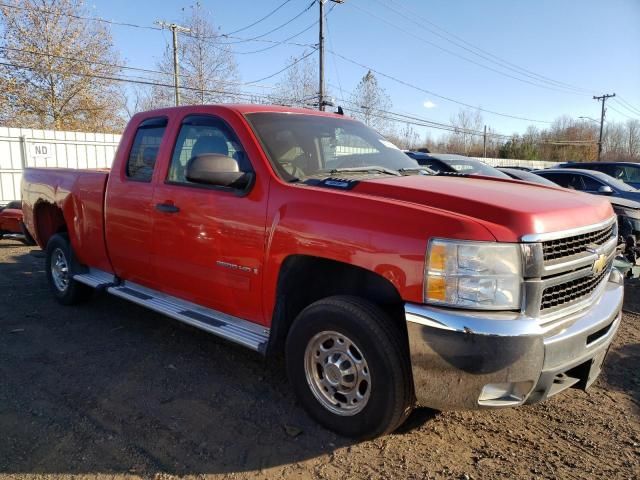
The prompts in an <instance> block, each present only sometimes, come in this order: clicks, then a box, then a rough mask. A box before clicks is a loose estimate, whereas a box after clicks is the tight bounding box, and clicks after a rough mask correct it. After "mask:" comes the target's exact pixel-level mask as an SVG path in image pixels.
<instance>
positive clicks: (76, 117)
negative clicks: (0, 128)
mask: <svg viewBox="0 0 640 480" xmlns="http://www.w3.org/2000/svg"><path fill="white" fill-rule="evenodd" d="M19 3H20V8H12V7H10V6H0V27H1V29H2V36H1V39H0V52H1V53H2V55H3V56H4V57H5V58H6V62H7V63H9V64H10V65H9V66H6V65H4V66H1V67H0V88H2V91H3V92H4V94H5V98H6V99H5V101H3V102H2V103H1V104H0V121H2V122H3V123H5V124H7V125H11V126H19V127H31V128H53V129H58V130H94V131H117V130H119V129H120V128H121V124H122V119H121V118H120V116H119V113H120V111H121V108H122V103H121V102H120V101H119V99H120V98H121V96H120V95H119V85H118V82H117V81H114V80H113V77H114V76H116V75H117V74H118V73H119V67H117V66H115V64H117V63H118V55H117V53H116V51H115V48H114V46H113V42H112V39H111V34H110V33H109V31H108V30H107V29H106V27H105V26H104V25H103V24H99V23H97V22H89V21H86V20H82V19H81V18H79V17H82V15H83V13H84V12H85V10H84V6H83V3H82V1H81V0H22V1H21V2H19Z"/></svg>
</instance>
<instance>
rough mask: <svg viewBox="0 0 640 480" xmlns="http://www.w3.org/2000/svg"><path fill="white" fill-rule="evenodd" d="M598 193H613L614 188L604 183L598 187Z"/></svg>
mask: <svg viewBox="0 0 640 480" xmlns="http://www.w3.org/2000/svg"><path fill="white" fill-rule="evenodd" d="M598 193H600V194H602V195H611V194H612V193H613V189H612V188H611V187H610V186H609V185H602V186H601V187H599V188H598Z"/></svg>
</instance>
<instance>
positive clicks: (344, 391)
mask: <svg viewBox="0 0 640 480" xmlns="http://www.w3.org/2000/svg"><path fill="white" fill-rule="evenodd" d="M304 371H305V375H306V377H307V383H308V384H309V387H310V388H311V391H312V392H313V395H314V396H315V397H316V399H317V400H318V401H319V402H320V404H321V405H322V406H323V407H324V408H326V409H327V410H329V411H330V412H332V413H335V414H336V415H343V416H350V415H355V414H357V413H359V412H361V411H362V409H363V408H364V407H365V406H366V405H367V402H368V401H369V396H370V394H371V378H370V372H369V366H368V365H367V360H366V358H365V357H364V355H363V354H362V350H360V348H358V346H357V345H356V344H355V343H354V342H353V341H352V340H351V339H350V338H349V337H347V336H346V335H343V334H341V333H338V332H334V331H325V332H320V333H318V334H317V335H315V336H314V337H313V338H312V339H311V340H310V341H309V343H308V344H307V348H306V350H305V355H304Z"/></svg>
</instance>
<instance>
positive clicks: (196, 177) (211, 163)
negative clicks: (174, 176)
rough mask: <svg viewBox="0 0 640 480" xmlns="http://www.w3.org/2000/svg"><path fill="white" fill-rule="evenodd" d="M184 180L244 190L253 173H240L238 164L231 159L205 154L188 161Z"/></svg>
mask: <svg viewBox="0 0 640 480" xmlns="http://www.w3.org/2000/svg"><path fill="white" fill-rule="evenodd" d="M186 178H187V180H189V181H190V182H193V183H199V184H203V185H212V186H217V187H236V188H244V187H246V186H247V185H248V184H249V182H250V180H251V179H252V178H253V173H252V172H241V171H240V167H239V166H238V162H237V161H236V160H235V159H234V158H232V157H228V156H226V155H218V154H216V153H205V154H203V155H196V156H195V157H193V158H191V159H190V160H189V162H188V163H187V171H186Z"/></svg>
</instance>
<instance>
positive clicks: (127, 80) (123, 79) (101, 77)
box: [0, 61, 288, 100]
mask: <svg viewBox="0 0 640 480" xmlns="http://www.w3.org/2000/svg"><path fill="white" fill-rule="evenodd" d="M0 66H5V67H12V68H20V69H24V70H31V71H33V70H35V69H34V67H31V66H28V65H19V64H16V63H11V62H3V61H0ZM53 73H57V74H61V75H70V76H75V77H87V78H95V79H99V80H109V81H115V82H125V83H134V84H139V85H150V86H156V87H166V88H171V89H173V88H174V85H173V84H171V83H162V82H157V81H152V80H148V79H147V80H138V79H132V78H127V77H122V76H113V75H100V74H94V73H77V72H60V71H53ZM180 89H181V90H190V91H196V92H205V93H216V94H221V95H231V96H237V97H249V98H264V99H269V97H267V96H266V95H260V94H256V93H249V92H247V93H242V92H238V91H233V90H222V89H211V88H206V89H202V88H197V87H186V86H181V87H180ZM287 100H288V99H287Z"/></svg>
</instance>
